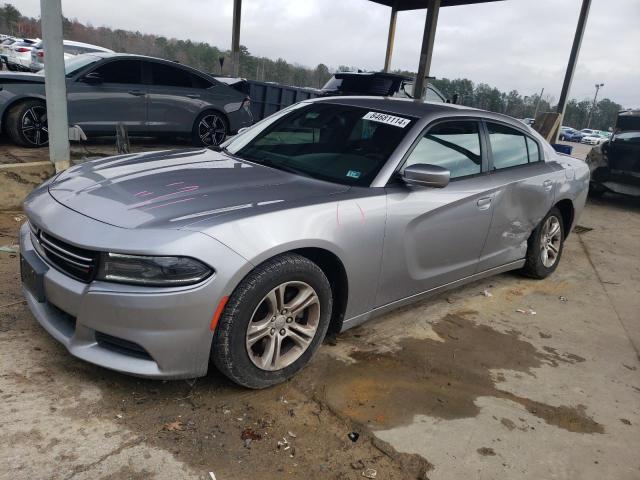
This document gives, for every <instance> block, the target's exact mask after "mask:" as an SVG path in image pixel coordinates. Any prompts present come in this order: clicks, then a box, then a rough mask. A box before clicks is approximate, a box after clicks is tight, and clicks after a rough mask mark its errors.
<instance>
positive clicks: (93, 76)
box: [82, 72, 102, 85]
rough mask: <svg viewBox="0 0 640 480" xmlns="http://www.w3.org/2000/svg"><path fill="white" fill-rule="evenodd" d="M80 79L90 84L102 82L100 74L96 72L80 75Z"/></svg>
mask: <svg viewBox="0 0 640 480" xmlns="http://www.w3.org/2000/svg"><path fill="white" fill-rule="evenodd" d="M82 81H83V82H85V83H89V84H91V85H95V84H97V83H102V75H100V74H99V73H98V72H90V73H87V74H86V75H85V76H84V77H82Z"/></svg>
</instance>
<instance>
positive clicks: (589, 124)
mask: <svg viewBox="0 0 640 480" xmlns="http://www.w3.org/2000/svg"><path fill="white" fill-rule="evenodd" d="M602 87H604V83H596V94H595V95H594V96H593V105H592V106H591V110H589V116H588V117H587V128H589V127H590V126H591V115H593V111H594V110H595V109H596V100H597V98H598V90H600V89H601V88H602Z"/></svg>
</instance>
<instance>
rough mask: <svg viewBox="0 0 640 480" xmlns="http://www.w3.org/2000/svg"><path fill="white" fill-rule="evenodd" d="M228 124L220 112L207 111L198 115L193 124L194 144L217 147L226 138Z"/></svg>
mask: <svg viewBox="0 0 640 480" xmlns="http://www.w3.org/2000/svg"><path fill="white" fill-rule="evenodd" d="M228 133H229V126H228V123H227V119H226V118H225V117H224V116H223V115H222V114H220V113H218V112H214V111H209V112H203V113H201V114H200V115H198V118H196V121H195V123H194V125H193V131H192V140H193V144H194V145H195V146H198V147H200V146H204V147H217V146H218V145H220V144H221V143H222V142H224V140H225V139H226V138H227V135H228Z"/></svg>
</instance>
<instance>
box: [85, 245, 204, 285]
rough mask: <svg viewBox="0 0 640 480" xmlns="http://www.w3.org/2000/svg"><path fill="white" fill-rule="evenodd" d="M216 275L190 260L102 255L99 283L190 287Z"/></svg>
mask: <svg viewBox="0 0 640 480" xmlns="http://www.w3.org/2000/svg"><path fill="white" fill-rule="evenodd" d="M212 273H213V270H211V269H210V268H209V267H207V266H206V265H204V264H203V263H201V262H199V261H198V260H194V259H193V258H189V257H147V256H141V255H124V254H121V253H103V254H102V256H101V259H100V267H99V268H98V274H97V276H96V279H97V280H106V281H108V282H118V283H130V284H134V285H147V286H160V287H167V286H180V285H191V284H194V283H198V282H200V281H201V280H204V279H205V278H207V277H208V276H209V275H211V274H212Z"/></svg>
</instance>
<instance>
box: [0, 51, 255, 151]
mask: <svg viewBox="0 0 640 480" xmlns="http://www.w3.org/2000/svg"><path fill="white" fill-rule="evenodd" d="M65 69H66V77H67V100H68V109H69V110H68V111H69V123H70V124H71V125H79V126H80V127H81V128H82V130H83V131H84V132H85V133H86V134H87V136H90V137H91V136H105V135H114V133H115V129H116V126H117V124H119V123H123V124H124V125H125V127H126V128H127V131H128V133H129V135H138V136H158V135H172V136H190V137H191V138H192V139H193V143H194V144H195V145H219V144H220V143H222V142H223V141H224V139H225V138H226V136H227V135H229V134H232V133H235V132H237V131H238V130H239V129H240V128H243V127H248V126H250V125H251V124H252V123H253V118H252V116H251V109H250V104H249V97H247V96H246V95H244V94H242V93H240V92H238V91H236V90H234V89H233V88H230V87H228V86H227V85H224V84H222V83H220V82H218V81H217V80H216V79H215V78H213V77H211V76H209V75H207V74H206V73H202V72H200V71H198V70H195V69H193V68H190V67H187V66H185V65H180V64H178V63H175V62H170V61H167V60H161V59H158V58H152V57H146V56H141V55H129V54H120V53H91V54H85V55H78V56H76V57H74V58H72V59H69V60H67V62H66V63H65ZM44 75H45V73H44V70H43V71H41V72H38V73H35V74H31V73H1V74H0V131H1V132H2V133H4V134H7V135H8V136H9V137H10V138H11V140H12V141H13V142H15V143H16V144H18V145H22V146H25V147H41V146H45V145H47V143H48V141H49V135H48V128H47V111H46V103H45V89H44Z"/></svg>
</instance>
